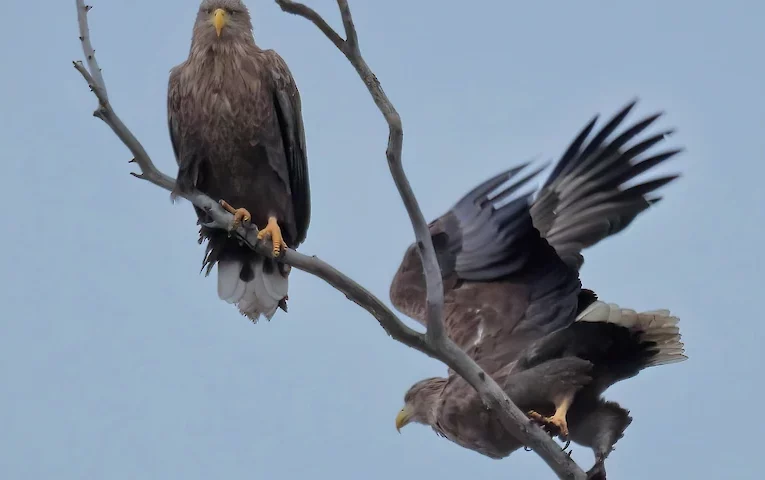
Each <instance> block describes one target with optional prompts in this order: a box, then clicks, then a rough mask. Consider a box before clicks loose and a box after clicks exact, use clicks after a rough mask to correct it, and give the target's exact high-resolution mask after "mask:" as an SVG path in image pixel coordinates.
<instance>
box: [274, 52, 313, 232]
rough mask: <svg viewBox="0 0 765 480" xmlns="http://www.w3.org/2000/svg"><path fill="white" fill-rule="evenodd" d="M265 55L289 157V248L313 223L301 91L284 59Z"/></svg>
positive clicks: (286, 152) (285, 150) (277, 55)
mask: <svg viewBox="0 0 765 480" xmlns="http://www.w3.org/2000/svg"><path fill="white" fill-rule="evenodd" d="M264 54H265V55H266V58H267V59H268V67H269V69H270V71H271V78H272V79H273V85H274V106H275V108H276V112H277V116H278V118H279V126H280V128H281V133H282V141H283V143H284V153H285V154H286V157H287V169H288V172H289V183H290V191H291V195H292V205H293V211H294V214H295V225H296V229H297V235H296V238H295V245H290V246H291V247H296V246H297V245H299V244H300V243H302V242H303V241H304V240H305V238H306V234H307V233H308V225H309V223H310V221H311V189H310V182H309V179H308V159H307V154H306V143H305V130H304V127H303V114H302V105H301V100H300V92H299V91H298V88H297V84H296V83H295V80H294V78H292V73H291V72H290V70H289V68H288V67H287V63H286V62H285V61H284V59H282V57H281V56H280V55H279V54H278V53H276V52H275V51H274V50H265V51H264Z"/></svg>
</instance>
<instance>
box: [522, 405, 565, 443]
mask: <svg viewBox="0 0 765 480" xmlns="http://www.w3.org/2000/svg"><path fill="white" fill-rule="evenodd" d="M573 400H574V396H573V395H567V396H565V397H563V398H562V399H561V400H560V402H556V404H555V414H554V415H553V416H552V417H546V416H544V415H540V414H539V413H537V412H536V411H534V410H530V411H529V412H528V413H527V415H528V416H529V418H531V419H532V420H535V421H537V422H539V423H541V424H542V426H544V427H548V428H549V427H555V428H556V429H557V430H558V434H559V435H560V437H561V438H563V439H566V438H568V423H567V422H566V414H567V413H568V409H569V407H570V406H571V403H572V402H573Z"/></svg>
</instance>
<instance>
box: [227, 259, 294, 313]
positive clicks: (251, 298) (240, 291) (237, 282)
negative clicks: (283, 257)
mask: <svg viewBox="0 0 765 480" xmlns="http://www.w3.org/2000/svg"><path fill="white" fill-rule="evenodd" d="M242 266H243V264H242V262H241V261H239V260H224V261H219V262H218V296H219V297H220V299H221V300H225V301H226V302H228V303H233V304H236V305H237V307H239V311H240V312H241V313H242V315H244V316H245V317H247V318H249V319H250V320H252V321H253V322H257V321H258V319H259V318H260V316H261V315H263V316H265V317H266V318H267V319H268V320H271V317H273V316H274V314H275V313H276V309H277V308H279V302H281V300H282V299H283V298H284V297H286V296H287V290H288V286H289V281H288V280H287V278H286V277H284V276H282V274H281V272H280V271H279V269H278V268H274V269H273V271H271V272H269V273H266V272H264V271H263V258H260V257H258V258H257V259H255V260H253V261H252V271H253V273H254V276H253V278H252V280H250V281H249V282H245V281H244V280H242V279H241V278H239V275H240V273H241V271H242Z"/></svg>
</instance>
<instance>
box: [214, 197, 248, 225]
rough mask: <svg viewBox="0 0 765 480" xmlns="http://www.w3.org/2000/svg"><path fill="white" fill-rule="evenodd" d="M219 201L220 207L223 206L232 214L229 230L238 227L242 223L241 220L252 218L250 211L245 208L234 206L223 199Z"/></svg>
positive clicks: (245, 220) (246, 220)
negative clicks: (232, 218) (232, 219)
mask: <svg viewBox="0 0 765 480" xmlns="http://www.w3.org/2000/svg"><path fill="white" fill-rule="evenodd" d="M219 203H220V206H221V207H223V208H225V209H226V211H228V213H230V214H232V215H233V216H234V221H233V222H232V223H231V226H230V227H229V231H233V230H236V229H237V228H239V225H240V224H242V222H245V223H246V222H249V221H250V220H252V215H250V212H248V211H247V209H246V208H234V207H232V206H231V205H229V203H228V202H227V201H225V200H221V201H220V202H219Z"/></svg>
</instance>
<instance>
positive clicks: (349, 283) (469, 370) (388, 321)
mask: <svg viewBox="0 0 765 480" xmlns="http://www.w3.org/2000/svg"><path fill="white" fill-rule="evenodd" d="M276 3H277V4H278V5H279V6H280V7H281V8H282V9H283V10H284V11H286V12H289V13H292V14H295V15H298V16H301V17H304V18H306V19H308V20H310V21H311V22H312V23H314V24H315V25H316V26H317V27H318V28H319V29H320V30H321V31H322V32H323V33H324V34H325V35H326V36H327V38H329V39H330V41H332V43H333V44H335V46H336V47H337V48H338V49H339V50H340V51H341V52H343V54H344V55H345V56H346V57H347V58H348V60H349V61H350V62H351V64H352V65H353V66H354V68H355V69H356V71H357V72H358V74H359V76H360V77H361V79H362V80H363V81H364V83H365V84H366V85H367V88H368V89H369V92H370V94H371V95H372V98H373V99H374V101H375V103H376V104H377V106H378V108H379V109H380V111H381V112H382V114H383V115H384V117H385V119H386V121H387V122H388V125H389V138H388V148H387V150H386V157H387V160H388V165H389V167H390V170H391V175H392V176H393V179H394V182H395V184H396V187H397V188H398V191H399V193H400V195H401V198H402V200H403V202H404V204H405V206H406V209H407V212H408V214H409V217H410V219H411V221H412V226H413V228H414V231H415V235H416V238H417V245H418V248H419V252H420V255H421V257H422V260H423V262H422V263H423V266H424V270H425V274H426V284H427V304H428V322H427V326H428V328H427V334H421V333H419V332H417V331H415V330H413V329H411V328H409V327H407V326H406V325H405V324H404V323H403V322H402V321H401V320H400V319H399V318H398V317H397V316H396V314H395V313H393V312H392V311H391V310H390V309H389V308H388V307H386V306H385V304H383V302H382V301H380V300H379V299H378V298H377V297H375V296H374V295H373V294H372V293H370V292H369V291H368V290H366V289H365V288H364V287H362V286H361V285H359V284H358V283H356V282H354V281H353V280H352V279H350V278H349V277H348V276H346V275H344V274H343V273H342V272H340V271H338V270H337V269H335V268H334V267H332V266H331V265H329V264H327V263H325V262H323V261H322V260H320V259H319V258H317V257H315V256H311V257H309V256H306V255H303V254H300V253H298V252H296V251H294V250H292V249H288V250H287V251H286V252H285V253H284V256H283V257H282V258H281V259H280V260H281V261H283V262H284V263H286V264H288V265H292V266H293V267H295V268H298V269H300V270H303V271H305V272H308V273H310V274H312V275H315V276H317V277H319V278H321V279H323V280H324V281H326V282H327V283H329V284H330V285H332V286H333V287H334V288H335V289H337V290H339V291H340V292H342V293H343V294H345V296H346V297H347V298H348V299H350V300H351V301H353V302H354V303H356V304H358V305H359V306H361V307H362V308H363V309H365V310H366V311H368V312H369V313H370V314H372V316H374V317H375V318H376V319H377V321H378V322H379V323H380V325H381V326H382V327H383V328H384V329H385V331H386V332H387V333H388V334H389V335H390V336H391V337H393V338H394V339H395V340H397V341H399V342H401V343H403V344H405V345H407V346H409V347H412V348H414V349H416V350H418V351H420V352H422V353H424V354H426V355H428V356H431V357H433V358H436V359H438V360H440V361H442V362H444V363H445V364H446V365H448V366H449V367H451V368H452V369H453V370H455V371H456V372H457V373H458V374H459V375H461V376H462V377H463V378H464V379H465V380H466V381H467V382H468V383H470V385H472V386H473V387H474V388H475V389H476V391H477V392H478V393H479V395H480V397H481V399H482V400H483V402H484V403H485V404H486V406H487V407H488V408H490V409H492V410H493V411H495V412H497V414H498V415H499V417H500V419H501V421H502V423H503V425H504V426H505V428H507V429H508V431H510V432H512V433H513V434H514V435H515V436H516V437H517V438H518V439H519V440H520V441H522V442H524V444H526V445H528V446H530V447H531V448H532V449H533V450H534V451H536V452H537V453H538V454H539V455H540V456H541V457H542V458H543V459H544V460H545V461H546V462H547V464H548V465H550V467H551V468H552V469H553V470H554V471H555V473H556V474H557V475H558V477H560V478H564V479H571V480H580V479H581V480H583V479H585V478H586V475H585V474H584V472H583V471H582V470H581V469H580V468H579V467H578V466H577V465H576V463H574V461H573V460H572V459H571V458H570V457H569V456H568V455H566V454H565V453H564V452H563V450H561V449H560V447H558V445H557V444H556V443H555V441H553V440H552V439H551V438H550V437H549V436H548V435H547V434H546V433H545V432H544V431H543V430H542V429H541V428H539V427H538V426H537V425H535V424H534V423H533V422H531V421H530V420H529V419H528V418H527V417H526V416H525V415H524V414H523V412H521V411H520V410H519V409H518V407H516V406H515V405H514V404H513V403H512V401H511V400H510V399H509V398H508V397H507V395H506V394H505V392H504V391H503V390H502V389H501V388H500V387H499V385H498V384H497V383H496V382H495V381H494V380H493V379H492V378H491V377H489V376H487V375H486V374H485V373H484V372H483V370H482V369H481V368H480V367H479V366H478V365H477V364H476V363H475V362H474V361H473V360H472V359H471V358H470V357H469V356H468V355H467V354H465V353H464V352H463V351H462V350H461V349H460V348H459V347H457V346H456V345H455V344H454V343H453V342H452V341H451V340H450V339H449V338H448V337H447V336H446V335H444V331H443V321H442V315H443V313H442V312H443V285H442V281H441V272H440V269H439V267H438V262H437V260H436V256H435V250H434V248H433V243H432V240H431V238H430V233H429V230H428V226H427V223H426V222H425V218H424V216H423V215H422V211H421V210H420V208H419V205H418V203H417V200H416V198H415V196H414V193H413V191H412V188H411V186H410V184H409V181H408V179H407V177H406V175H405V173H404V171H403V166H402V163H401V150H402V145H403V128H402V124H401V117H400V116H399V114H398V113H397V112H396V110H395V108H394V107H393V105H392V104H391V102H390V100H389V99H388V98H387V96H386V95H385V93H384V92H383V90H382V87H381V86H380V83H379V81H378V80H377V78H376V77H375V75H374V73H372V71H371V70H370V68H369V66H368V65H367V64H366V62H365V61H364V58H363V57H362V55H361V53H360V50H359V46H358V37H357V34H356V29H355V27H354V25H353V18H352V16H351V12H350V8H349V7H348V2H347V1H346V0H337V3H338V7H339V9H340V14H341V17H342V20H343V26H344V29H345V33H346V38H347V40H344V39H342V38H341V37H340V36H339V34H338V33H337V32H335V31H334V30H333V29H332V28H331V27H330V26H329V25H328V24H327V22H326V21H325V20H324V19H323V18H322V17H321V16H320V15H319V14H318V13H316V12H315V11H314V10H313V9H311V8H309V7H307V6H305V5H303V4H300V3H295V2H292V1H288V0H276ZM76 4H77V19H78V23H79V29H80V40H81V42H82V48H83V52H84V54H85V57H86V59H87V67H86V66H85V65H84V64H83V62H81V61H77V62H74V66H75V68H76V69H77V71H78V72H80V74H81V75H82V76H83V78H84V79H85V81H86V82H87V83H88V85H89V87H90V89H91V90H92V91H93V93H94V94H95V96H96V98H97V99H98V107H97V108H96V110H95V112H94V113H93V115H94V116H96V117H97V118H99V119H101V120H102V121H103V122H104V123H106V124H107V125H108V126H109V128H111V130H112V131H113V132H114V133H115V135H116V136H117V137H118V138H119V139H120V140H121V141H122V143H123V144H124V145H125V146H126V147H127V148H128V149H129V150H130V152H131V153H132V154H133V160H131V162H135V163H136V164H137V165H138V167H139V169H140V170H141V173H140V174H136V173H133V175H134V176H136V177H137V178H140V179H142V180H146V181H148V182H150V183H153V184H154V185H157V186H159V187H161V188H164V189H165V190H168V191H172V189H173V187H174V186H175V179H174V178H172V177H170V176H168V175H165V174H164V173H162V172H160V171H159V170H158V169H157V168H156V166H155V165H154V162H153V161H152V160H151V158H150V157H149V155H148V153H147V152H146V150H145V149H144V148H143V146H142V145H141V143H140V142H139V141H138V139H137V138H135V136H134V135H133V134H132V133H131V131H130V130H129V129H128V128H127V126H125V124H124V123H123V122H122V121H121V120H120V119H119V117H118V116H117V114H116V113H115V112H114V109H113V108H112V106H111V104H110V103H109V97H108V94H107V90H106V84H105V83H104V79H103V76H102V75H101V70H100V68H99V67H98V63H97V61H96V57H95V50H94V49H93V47H92V45H91V42H90V34H89V29H88V20H87V13H88V11H89V10H90V8H91V7H89V6H86V5H85V4H84V1H83V0H76ZM182 196H183V197H184V198H186V199H187V200H189V201H190V202H192V203H193V204H194V205H196V206H197V207H199V208H202V209H204V210H205V211H207V212H208V213H209V214H210V216H211V218H212V219H213V223H212V224H210V225H209V226H211V227H217V228H224V229H228V228H229V226H230V225H231V222H232V221H233V215H231V214H230V213H229V212H228V211H226V210H225V209H224V208H223V207H221V206H220V205H219V204H218V203H217V202H215V201H214V200H213V199H211V198H210V197H208V196H207V195H205V194H203V193H201V192H194V193H192V194H188V195H182ZM256 232H257V228H256V227H255V226H250V227H249V228H248V227H244V226H240V227H238V228H237V229H236V230H235V231H232V234H235V235H237V236H238V237H239V239H240V240H241V241H242V242H243V243H245V244H246V245H247V246H248V247H250V248H252V249H254V250H257V251H258V252H261V253H263V254H268V253H269V252H270V247H269V246H268V245H267V243H266V242H261V241H258V240H257V237H256Z"/></svg>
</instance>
